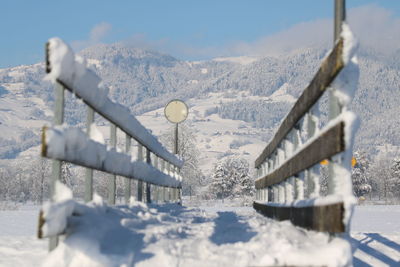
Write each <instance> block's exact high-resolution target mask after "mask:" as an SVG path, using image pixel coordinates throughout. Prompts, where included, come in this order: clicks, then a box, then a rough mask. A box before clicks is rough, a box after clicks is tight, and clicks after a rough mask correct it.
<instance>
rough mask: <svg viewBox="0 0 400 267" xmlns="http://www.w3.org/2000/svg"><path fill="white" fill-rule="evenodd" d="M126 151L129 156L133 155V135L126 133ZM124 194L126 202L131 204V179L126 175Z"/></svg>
mask: <svg viewBox="0 0 400 267" xmlns="http://www.w3.org/2000/svg"><path fill="white" fill-rule="evenodd" d="M125 152H126V153H127V154H128V155H129V156H132V155H131V137H130V136H129V135H128V134H126V135H125ZM124 195H125V204H129V199H130V198H131V179H130V178H128V177H125V190H124Z"/></svg>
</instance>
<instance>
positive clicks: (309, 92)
mask: <svg viewBox="0 0 400 267" xmlns="http://www.w3.org/2000/svg"><path fill="white" fill-rule="evenodd" d="M342 53H343V39H340V41H339V42H338V43H337V44H336V46H335V47H334V49H333V50H332V52H331V53H330V54H329V56H328V57H327V58H326V59H325V60H324V61H323V62H322V64H321V67H320V68H319V70H318V72H317V73H316V75H315V76H314V78H313V79H312V81H311V82H310V84H309V85H308V87H307V88H306V89H305V90H304V91H303V94H302V95H301V96H300V98H299V99H298V100H297V102H296V103H295V104H294V106H293V108H292V109H291V110H290V112H289V114H288V115H287V116H286V118H285V119H284V120H283V122H282V124H281V125H280V127H279V129H278V131H277V132H276V134H275V136H274V137H273V138H272V140H271V142H270V143H269V144H268V145H267V147H266V148H265V149H264V150H263V152H262V153H261V155H260V156H259V157H258V158H257V159H256V161H255V167H256V168H258V167H259V166H260V165H261V164H262V163H263V162H264V161H265V159H266V158H267V157H268V156H269V155H270V154H271V153H273V152H274V150H275V149H276V148H277V147H278V145H279V143H280V142H281V141H282V139H283V138H285V136H286V135H287V134H288V133H289V131H290V130H291V129H292V128H293V127H294V126H295V125H296V123H297V122H298V121H299V120H300V119H301V118H302V117H303V116H304V115H305V114H306V113H307V111H308V110H309V109H310V108H311V107H312V106H313V105H314V104H315V103H316V102H317V101H318V99H319V98H320V97H321V96H322V94H323V93H324V92H325V90H326V89H327V88H328V87H329V85H330V84H331V83H332V81H333V80H334V79H335V77H336V76H337V75H338V74H339V72H340V71H341V70H342V69H343V67H344V63H343V59H342Z"/></svg>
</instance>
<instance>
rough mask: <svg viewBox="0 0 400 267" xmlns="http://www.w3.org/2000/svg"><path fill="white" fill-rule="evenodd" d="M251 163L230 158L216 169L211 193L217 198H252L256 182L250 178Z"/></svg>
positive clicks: (219, 163) (216, 166)
mask: <svg viewBox="0 0 400 267" xmlns="http://www.w3.org/2000/svg"><path fill="white" fill-rule="evenodd" d="M249 172H250V170H249V163H248V162H247V161H246V160H245V159H242V158H239V159H238V158H234V157H230V158H227V159H225V160H224V161H221V162H218V163H217V164H216V165H215V167H214V173H213V175H212V180H211V184H210V187H209V191H210V193H211V194H212V195H214V196H215V197H216V198H228V197H229V198H233V197H240V196H251V195H253V193H254V182H253V180H252V179H251V177H250V173H249Z"/></svg>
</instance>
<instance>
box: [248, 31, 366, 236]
mask: <svg viewBox="0 0 400 267" xmlns="http://www.w3.org/2000/svg"><path fill="white" fill-rule="evenodd" d="M356 48H357V45H356V42H355V40H354V38H353V35H352V33H351V31H350V29H349V27H348V26H347V24H345V23H342V32H341V35H340V38H338V39H337V41H336V43H335V46H334V49H333V50H332V51H331V52H330V53H329V55H328V56H327V57H326V58H325V59H324V61H323V62H322V64H321V67H320V69H319V70H318V72H317V74H316V75H315V76H314V78H313V80H312V81H311V82H310V84H309V85H308V87H307V88H306V89H305V90H304V92H303V93H302V95H301V96H300V98H299V99H298V101H297V102H296V103H295V105H294V106H293V108H292V110H291V111H290V112H289V114H288V115H287V116H286V118H285V119H284V120H283V122H282V124H281V125H280V127H279V128H278V130H277V132H276V134H275V136H274V137H273V138H272V140H271V142H270V143H269V144H268V145H267V147H266V148H265V149H264V151H263V152H262V153H261V155H260V156H259V157H258V158H257V160H256V161H255V168H256V175H257V179H256V182H255V186H256V201H255V202H254V208H255V209H256V210H258V211H260V212H262V213H263V214H265V215H266V216H268V217H272V218H275V219H277V220H291V221H292V223H294V224H296V225H299V226H302V227H305V228H308V229H313V230H317V231H326V232H331V233H335V232H344V231H347V230H348V228H347V226H348V223H349V220H350V217H351V212H352V205H353V204H354V202H355V199H354V196H353V193H352V183H351V158H352V149H353V138H354V134H355V131H356V129H357V127H358V121H357V118H356V116H355V114H354V113H352V112H350V111H348V110H347V106H348V104H349V103H350V101H351V100H352V98H353V96H354V92H355V89H356V87H357V83H358V74H359V71H358V65H357V59H356V56H355V50H356ZM325 92H329V99H328V100H329V103H328V104H329V112H328V113H329V114H328V116H329V118H328V121H327V122H326V123H325V124H323V123H322V120H323V119H324V118H323V117H324V114H326V113H323V112H321V111H320V108H323V107H326V106H327V105H326V102H323V100H322V99H323V98H322V97H323V95H324V93H325ZM325 100H326V99H325ZM325 116H326V115H325ZM325 119H326V118H325ZM321 164H325V165H326V164H327V167H328V170H329V172H328V175H327V180H324V179H323V177H322V175H321V171H320V168H321ZM322 183H324V185H325V184H326V186H327V190H326V191H327V192H326V193H325V196H322V195H321V186H322Z"/></svg>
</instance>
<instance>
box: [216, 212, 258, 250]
mask: <svg viewBox="0 0 400 267" xmlns="http://www.w3.org/2000/svg"><path fill="white" fill-rule="evenodd" d="M239 219H240V217H238V216H237V215H236V214H235V213H234V212H226V211H225V212H218V217H217V218H215V220H214V222H215V227H214V233H213V234H212V236H211V237H210V240H211V241H212V242H213V243H214V244H216V245H223V244H232V243H237V242H247V241H249V240H250V239H251V238H252V237H253V236H255V235H256V233H255V232H252V231H250V229H251V228H250V226H249V225H248V224H247V223H244V222H240V220H239Z"/></svg>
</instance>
